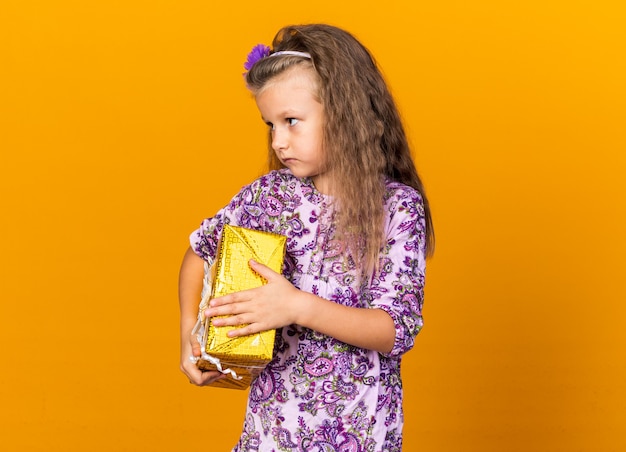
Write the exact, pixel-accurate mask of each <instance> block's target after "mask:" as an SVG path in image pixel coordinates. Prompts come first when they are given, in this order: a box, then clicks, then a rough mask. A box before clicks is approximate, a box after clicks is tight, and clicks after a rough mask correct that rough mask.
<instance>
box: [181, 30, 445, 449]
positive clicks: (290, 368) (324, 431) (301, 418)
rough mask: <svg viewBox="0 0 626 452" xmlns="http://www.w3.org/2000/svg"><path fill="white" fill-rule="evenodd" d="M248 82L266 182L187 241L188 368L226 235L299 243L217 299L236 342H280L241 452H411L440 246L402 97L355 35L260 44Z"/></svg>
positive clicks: (260, 383)
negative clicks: (210, 268) (412, 408)
mask: <svg viewBox="0 0 626 452" xmlns="http://www.w3.org/2000/svg"><path fill="white" fill-rule="evenodd" d="M245 68H246V69H247V70H248V71H247V72H246V74H245V82H246V84H247V86H248V88H249V89H250V91H251V92H252V93H253V95H254V98H255V101H256V104H257V107H258V109H259V112H260V113H261V117H262V119H263V121H264V122H265V123H266V124H267V126H268V129H269V145H270V146H269V166H270V172H269V173H268V174H266V175H264V176H262V177H260V178H259V179H257V180H255V181H254V182H252V183H251V184H249V185H247V186H245V187H243V188H242V189H241V191H240V192H239V193H238V194H236V195H235V196H234V197H233V199H232V200H231V202H230V203H229V204H228V205H227V206H225V207H224V208H223V209H221V210H220V211H218V212H217V213H216V214H215V215H214V216H213V217H211V218H208V219H206V220H204V221H203V222H202V223H201V225H200V228H199V229H198V230H196V231H194V232H193V233H192V234H191V237H190V243H191V246H190V248H189V250H188V251H187V253H186V254H185V257H184V259H183V264H182V266H181V271H180V290H179V295H180V307H181V369H182V371H183V372H184V373H185V374H186V375H187V377H188V378H189V380H190V382H192V383H194V384H196V385H201V386H202V385H207V384H210V383H211V382H213V381H214V380H215V379H218V378H224V376H223V375H221V374H220V373H219V372H201V371H200V370H198V369H197V368H196V367H195V365H194V364H193V362H192V360H190V359H189V357H190V356H199V355H200V347H199V345H198V344H197V342H196V341H195V340H193V339H191V334H190V332H191V329H192V327H193V325H194V323H195V320H196V317H197V306H198V301H199V299H200V291H201V288H202V278H203V273H204V271H203V268H204V262H205V261H208V262H209V263H210V262H212V261H213V259H214V257H215V253H216V248H217V243H218V241H219V237H220V234H221V231H222V228H223V225H224V224H233V225H237V226H243V227H247V228H251V229H258V230H264V231H270V232H274V233H278V234H282V235H285V236H286V237H287V256H286V262H285V266H284V268H283V271H282V274H278V273H275V272H273V271H272V270H270V269H268V268H267V267H265V266H263V265H261V264H259V263H256V262H254V261H250V266H251V267H252V269H253V270H255V271H256V272H258V273H259V274H261V275H262V276H263V277H264V278H265V279H266V280H267V282H268V283H267V284H266V285H265V286H263V287H260V288H257V289H252V290H247V291H242V292H237V293H234V294H231V295H227V296H224V297H221V298H216V299H214V300H212V302H211V304H210V306H209V308H208V309H207V311H206V312H205V314H206V315H207V316H222V315H228V317H223V318H220V319H213V322H214V324H215V325H216V326H225V325H245V326H243V327H242V328H239V329H236V330H233V331H232V332H231V334H232V335H233V336H239V335H245V334H251V333H255V332H259V331H264V330H268V329H276V330H277V340H276V346H275V350H274V359H273V360H272V361H271V362H270V364H269V365H268V366H267V367H266V368H265V369H264V370H263V372H262V373H261V374H260V375H259V377H257V378H256V379H255V380H254V381H253V383H252V385H251V387H250V392H249V398H248V405H247V410H246V415H245V419H244V424H243V430H242V434H241V437H240V439H239V442H238V443H237V444H236V445H235V447H234V449H233V451H252V450H254V451H268V452H269V451H325V452H330V451H383V450H384V451H399V450H401V448H402V426H403V412H402V382H401V378H400V364H401V359H402V356H403V354H404V353H406V352H407V351H408V350H410V349H411V348H412V346H413V344H414V340H415V336H416V335H417V333H418V332H419V331H420V329H421V327H422V314H421V310H422V303H423V297H424V271H425V260H426V257H427V255H429V254H430V253H431V252H432V249H433V243H434V239H433V229H432V221H431V216H430V210H429V206H428V201H427V199H426V195H425V193H424V189H423V186H422V182H421V181H420V178H419V176H418V174H417V171H416V169H415V165H414V163H413V160H412V157H411V152H410V148H409V145H408V142H407V138H406V135H405V132H404V128H403V126H402V122H401V120H400V116H399V114H398V111H397V108H396V106H395V103H394V101H393V98H392V96H391V94H390V93H389V90H388V88H387V86H386V84H385V81H384V79H383V77H382V76H381V73H380V71H379V70H378V68H377V66H376V63H375V62H374V60H373V58H372V56H371V55H370V53H369V52H368V50H367V49H366V48H365V47H364V46H363V45H362V44H361V43H360V42H359V41H357V40H356V39H355V38H354V37H353V36H352V35H351V34H349V33H348V32H346V31H344V30H342V29H339V28H337V27H333V26H329V25H323V24H312V25H302V26H288V27H285V28H283V29H281V30H280V31H279V32H278V33H277V35H276V37H275V38H274V41H273V45H272V48H271V49H270V48H269V47H266V46H263V45H259V46H256V47H255V48H254V49H253V51H252V52H251V53H250V55H249V57H248V61H247V62H246V65H245Z"/></svg>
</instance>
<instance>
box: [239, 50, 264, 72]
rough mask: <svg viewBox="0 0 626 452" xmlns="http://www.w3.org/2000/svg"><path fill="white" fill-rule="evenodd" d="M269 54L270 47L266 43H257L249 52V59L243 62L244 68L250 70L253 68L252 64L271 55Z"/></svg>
mask: <svg viewBox="0 0 626 452" xmlns="http://www.w3.org/2000/svg"><path fill="white" fill-rule="evenodd" d="M269 54H270V48H269V47H268V46H266V45H265V44H257V45H255V46H254V47H253V48H252V50H251V51H250V53H249V54H248V59H247V60H246V62H245V63H244V64H243V67H244V69H245V70H246V71H249V70H250V69H252V66H254V65H255V64H256V63H257V61H259V60H261V59H263V58H265V57H267V56H269Z"/></svg>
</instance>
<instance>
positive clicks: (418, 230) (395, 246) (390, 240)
mask: <svg viewBox="0 0 626 452" xmlns="http://www.w3.org/2000/svg"><path fill="white" fill-rule="evenodd" d="M386 208H387V214H388V224H387V232H386V236H387V241H386V244H385V246H384V247H383V249H382V252H381V256H380V260H379V268H378V271H377V273H376V275H375V276H374V278H373V279H372V282H371V284H370V286H369V290H368V291H367V293H368V298H369V303H370V305H371V306H372V307H374V308H378V309H382V310H384V311H385V312H387V313H388V314H389V315H390V316H391V318H392V319H393V322H394V325H395V332H396V336H395V341H394V345H393V349H392V350H391V352H390V353H388V354H385V356H388V357H398V356H400V355H402V354H404V353H406V352H407V351H409V350H410V349H411V348H412V347H413V344H414V342H415V337H416V336H417V334H418V333H419V331H420V330H421V328H422V326H423V318H422V306H423V301H424V281H425V267H426V266H425V259H426V258H425V215H424V206H423V202H422V198H421V196H420V195H419V193H417V191H415V190H413V189H411V188H409V187H403V188H402V189H400V190H396V192H395V193H394V195H393V196H392V197H390V198H389V199H388V201H387V202H386Z"/></svg>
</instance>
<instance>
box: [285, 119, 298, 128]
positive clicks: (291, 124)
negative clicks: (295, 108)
mask: <svg viewBox="0 0 626 452" xmlns="http://www.w3.org/2000/svg"><path fill="white" fill-rule="evenodd" d="M287 123H288V124H289V125H290V126H291V127H293V126H295V125H296V124H298V120H297V119H296V118H287Z"/></svg>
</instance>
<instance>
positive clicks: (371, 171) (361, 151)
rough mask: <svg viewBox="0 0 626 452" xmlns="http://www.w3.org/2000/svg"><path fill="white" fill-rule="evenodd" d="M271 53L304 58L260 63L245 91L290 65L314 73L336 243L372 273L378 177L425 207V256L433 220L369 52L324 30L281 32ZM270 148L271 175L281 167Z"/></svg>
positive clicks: (378, 230)
mask: <svg viewBox="0 0 626 452" xmlns="http://www.w3.org/2000/svg"><path fill="white" fill-rule="evenodd" d="M272 47H273V49H272V51H273V52H278V51H285V50H290V51H299V52H306V53H308V54H310V55H311V58H310V59H308V58H302V57H299V56H293V55H284V56H280V57H276V58H263V59H261V60H259V61H258V62H257V63H256V64H255V65H254V66H253V67H252V68H251V69H250V71H248V73H247V74H246V83H247V84H248V87H249V88H250V89H251V90H252V92H259V90H262V89H263V87H264V86H265V85H266V83H267V82H269V81H270V80H271V79H272V78H274V77H276V76H277V75H278V74H281V73H282V72H284V71H286V70H287V69H289V68H292V67H294V66H296V65H302V67H309V68H311V69H313V70H314V72H315V74H316V77H317V79H318V83H317V84H318V88H319V99H320V101H321V102H322V105H323V108H324V115H325V124H324V130H323V135H324V136H323V152H324V157H325V160H326V165H327V167H328V168H332V175H333V180H331V191H332V194H333V196H334V198H335V200H336V202H337V205H338V206H339V209H337V210H338V211H337V213H336V215H337V216H336V231H337V234H338V237H339V238H340V239H341V240H342V241H343V242H344V243H345V245H347V247H348V249H349V250H350V251H351V252H352V254H353V257H354V258H355V259H356V260H357V263H360V264H363V268H364V270H365V271H366V272H367V271H369V270H372V269H373V268H375V267H376V266H377V262H378V255H379V252H380V247H381V246H382V244H383V240H384V232H385V231H384V222H383V217H384V205H383V197H384V194H385V178H389V179H391V180H394V181H398V182H401V183H403V184H405V185H408V186H411V187H413V188H415V189H416V190H417V191H418V192H419V193H420V195H421V197H422V200H423V204H424V215H425V222H426V231H425V234H426V243H425V248H426V253H427V255H431V254H432V252H433V248H434V232H433V225H432V218H431V214H430V208H429V204H428V200H427V198H426V194H425V192H424V187H423V184H422V182H421V180H420V177H419V175H418V174H417V170H416V169H415V164H414V162H413V158H412V156H411V151H410V148H409V144H408V141H407V138H406V133H405V131H404V127H403V125H402V121H401V119H400V114H399V112H398V109H397V107H396V105H395V102H394V100H393V97H392V96H391V93H390V92H389V89H388V88H387V85H386V83H385V80H384V78H383V76H382V74H381V73H380V70H379V69H378V67H377V65H376V62H375V61H374V58H373V57H372V56H371V54H370V52H369V51H368V50H367V49H366V48H365V47H364V46H363V45H362V44H361V43H360V42H359V41H358V40H357V39H356V38H354V36H352V35H351V34H350V33H348V32H346V31H344V30H342V29H340V28H337V27H333V26H331V25H324V24H310V25H293V26H287V27H284V28H282V29H281V30H280V31H279V32H278V33H277V34H276V37H275V38H274V41H273V43H272ZM269 140H270V147H269V166H270V169H278V168H281V167H282V165H281V163H280V161H279V160H278V158H277V157H276V154H275V153H274V151H273V150H272V148H271V137H270V139H269Z"/></svg>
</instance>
